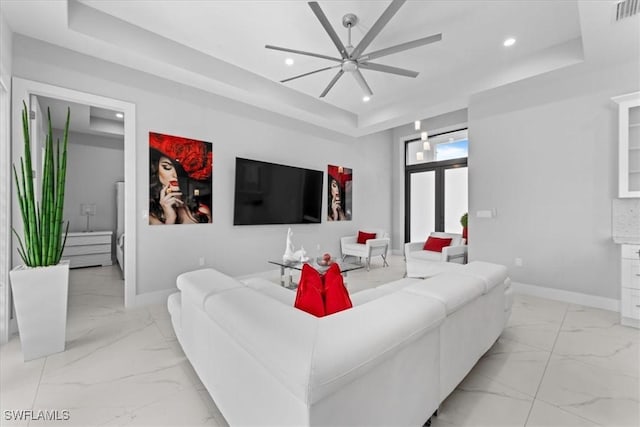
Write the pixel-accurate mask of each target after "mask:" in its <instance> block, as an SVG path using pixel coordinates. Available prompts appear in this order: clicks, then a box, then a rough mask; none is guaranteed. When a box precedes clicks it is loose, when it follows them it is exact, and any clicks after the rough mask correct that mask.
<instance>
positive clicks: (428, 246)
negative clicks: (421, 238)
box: [423, 236, 453, 252]
mask: <svg viewBox="0 0 640 427" xmlns="http://www.w3.org/2000/svg"><path fill="white" fill-rule="evenodd" d="M451 240H453V239H444V238H442V237H432V236H429V238H428V239H427V241H426V242H425V244H424V247H423V249H424V250H425V251H433V252H442V248H444V247H445V246H449V245H451Z"/></svg>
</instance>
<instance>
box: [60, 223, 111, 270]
mask: <svg viewBox="0 0 640 427" xmlns="http://www.w3.org/2000/svg"><path fill="white" fill-rule="evenodd" d="M112 236H113V231H89V232H70V233H69V234H68V235H67V243H66V244H65V246H64V251H63V252H62V259H68V260H69V261H70V263H71V264H70V268H76V267H89V266H96V265H111V264H112V263H113V261H112V260H111V245H112V243H111V242H112Z"/></svg>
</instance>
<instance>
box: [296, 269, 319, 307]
mask: <svg viewBox="0 0 640 427" xmlns="http://www.w3.org/2000/svg"><path fill="white" fill-rule="evenodd" d="M323 291H324V289H323V284H322V278H321V277H320V273H318V271H317V270H316V269H315V268H313V267H311V266H310V265H309V264H304V265H303V266H302V274H300V282H299V283H298V290H297V292H296V300H295V303H294V307H296V308H298V309H300V310H303V311H306V312H307V313H309V314H313V315H314V316H316V317H322V316H324V315H325V313H326V312H325V308H324V300H323Z"/></svg>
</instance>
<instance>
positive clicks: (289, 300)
mask: <svg viewBox="0 0 640 427" xmlns="http://www.w3.org/2000/svg"><path fill="white" fill-rule="evenodd" d="M242 282H243V283H244V284H245V285H247V286H248V287H249V288H251V289H255V290H256V291H258V292H260V293H262V294H264V295H266V296H268V297H271V298H273V299H275V300H277V301H280V302H281V303H283V304H286V305H288V306H292V305H293V304H294V303H295V300H296V294H295V293H294V292H291V290H290V289H287V288H285V287H283V286H280V285H278V284H276V283H273V282H271V281H269V280H267V279H264V278H262V277H252V278H249V279H244V280H242Z"/></svg>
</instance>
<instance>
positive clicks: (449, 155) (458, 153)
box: [405, 129, 469, 166]
mask: <svg viewBox="0 0 640 427" xmlns="http://www.w3.org/2000/svg"><path fill="white" fill-rule="evenodd" d="M468 153H469V141H468V138H467V129H462V130H459V131H454V132H447V133H443V134H439V135H434V136H430V137H428V138H427V141H423V140H421V139H419V138H417V139H414V140H411V141H407V148H406V162H405V164H406V165H407V166H409V165H418V164H424V163H431V162H440V161H444V160H451V159H461V158H467V156H468Z"/></svg>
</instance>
